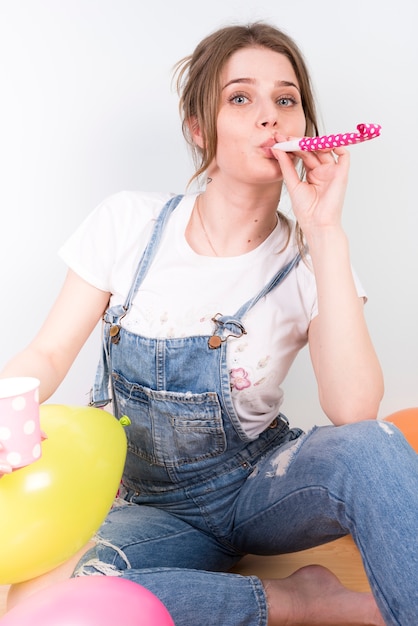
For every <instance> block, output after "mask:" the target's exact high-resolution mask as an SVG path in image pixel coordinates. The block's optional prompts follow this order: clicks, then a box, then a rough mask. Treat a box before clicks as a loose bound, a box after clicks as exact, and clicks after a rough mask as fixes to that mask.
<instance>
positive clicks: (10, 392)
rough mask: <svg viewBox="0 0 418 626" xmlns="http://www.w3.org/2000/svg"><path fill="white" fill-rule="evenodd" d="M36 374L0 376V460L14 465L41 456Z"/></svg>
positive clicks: (22, 463) (19, 465) (22, 464)
mask: <svg viewBox="0 0 418 626" xmlns="http://www.w3.org/2000/svg"><path fill="white" fill-rule="evenodd" d="M39 384H40V381H39V380H38V379H37V378H28V377H19V378H3V379H0V444H1V446H0V460H3V461H5V462H6V463H9V464H10V465H11V466H12V468H13V469H17V468H18V467H24V466H25V465H29V464H30V463H33V461H36V460H37V459H39V458H40V457H41V454H42V448H41V428H40V421H39Z"/></svg>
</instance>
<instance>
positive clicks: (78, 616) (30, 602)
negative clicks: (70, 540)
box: [0, 576, 174, 626]
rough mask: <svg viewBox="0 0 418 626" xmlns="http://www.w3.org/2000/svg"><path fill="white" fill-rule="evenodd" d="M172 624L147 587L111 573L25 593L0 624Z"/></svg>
mask: <svg viewBox="0 0 418 626" xmlns="http://www.w3.org/2000/svg"><path fill="white" fill-rule="evenodd" d="M118 624H120V626H174V622H173V620H172V619H171V617H170V614H169V613H168V611H167V609H166V608H165V606H164V604H163V603H162V602H160V600H159V599H158V598H157V597H156V596H155V595H154V594H152V593H151V592H150V591H148V590H147V589H145V588H144V587H142V586H141V585H138V584H136V583H134V582H132V581H130V580H125V579H123V578H118V577H115V576H86V577H81V578H70V579H69V580H65V581H62V582H59V583H56V584H55V585H52V586H51V587H47V588H45V589H42V590H41V591H38V592H36V593H34V594H33V595H31V596H29V597H28V599H27V600H25V601H24V602H22V603H21V604H18V605H17V606H15V607H14V608H13V609H11V610H10V611H9V612H8V613H6V615H5V616H4V617H3V618H2V619H0V626H117V625H118Z"/></svg>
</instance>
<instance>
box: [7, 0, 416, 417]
mask: <svg viewBox="0 0 418 626" xmlns="http://www.w3.org/2000/svg"><path fill="white" fill-rule="evenodd" d="M259 19H264V20H268V21H272V22H273V23H275V24H276V25H277V26H279V27H281V28H283V29H284V30H286V31H287V32H288V33H289V34H290V35H292V36H293V37H294V38H295V39H296V41H297V42H298V43H299V45H300V46H301V48H302V50H303V51H304V53H305V55H306V57H307V60H308V64H309V66H310V68H311V71H312V73H313V78H314V84H315V90H316V93H317V94H318V96H319V103H320V111H321V116H322V119H323V123H324V125H323V128H322V130H323V131H326V132H329V133H331V132H342V131H348V130H354V128H355V126H356V124H357V123H359V122H376V123H380V124H381V125H382V127H383V134H382V137H381V138H380V139H378V140H376V141H373V142H370V143H368V144H364V145H362V146H355V147H353V148H352V149H351V152H352V173H351V184H350V188H349V192H348V197H347V203H346V209H345V225H346V229H347V231H348V233H349V236H350V238H351V242H352V256H353V261H354V264H355V266H356V269H357V271H358V273H359V274H360V276H361V278H362V281H363V283H364V285H365V287H366V289H367V291H368V294H369V303H368V304H367V307H366V310H367V317H368V321H369V325H370V328H371V332H372V336H373V338H374V341H375V344H376V347H377V350H378V353H379V356H380V359H381V362H382V365H383V368H384V371H385V376H386V396H385V399H384V402H383V404H382V410H381V414H382V415H385V414H387V413H390V412H392V411H395V410H397V409H400V408H405V407H408V406H417V405H418V385H417V373H418V365H417V363H418V362H417V354H416V352H417V349H418V331H417V327H418V287H417V277H416V275H417V272H418V252H417V246H416V233H417V231H418V210H417V203H416V181H417V171H416V169H417V168H416V146H415V143H416V140H415V139H416V137H418V123H417V104H416V103H417V95H418V89H417V79H416V78H417V60H418V54H417V36H416V18H415V1H414V0H398V2H393V1H391V2H388V1H387V0H369V1H368V2H364V0H363V1H361V2H360V1H358V0H350V2H344V3H343V2H341V3H340V2H336V1H335V0H317V2H312V1H311V0H286V1H282V0H211V2H206V1H205V2H199V0H173V1H172V2H171V1H170V0H152V2H151V1H149V0H146V1H145V0H0V87H1V96H0V202H1V222H0V224H1V225H0V272H1V273H0V276H1V291H0V311H1V321H0V329H1V349H0V366H1V365H2V364H3V363H5V362H6V361H7V360H8V359H9V358H10V357H11V356H12V355H13V354H14V353H15V352H17V351H18V350H20V349H21V348H23V347H24V345H25V344H26V343H27V342H28V341H29V340H30V339H31V337H32V336H33V335H34V333H35V332H36V330H37V329H38V327H39V325H40V324H41V322H42V320H43V319H44V317H45V315H46V313H47V311H48V309H49V306H50V304H51V302H52V300H53V299H54V297H55V295H56V293H57V291H58V289H59V287H60V284H61V281H62V279H63V277H64V274H65V268H64V267H63V265H62V263H61V261H59V260H58V259H57V257H56V251H57V248H58V247H59V245H60V244H61V243H62V242H63V241H64V240H65V239H66V237H67V236H68V235H69V234H70V233H71V232H72V231H73V230H74V229H75V227H76V226H77V225H78V223H79V222H80V221H81V220H82V219H83V218H84V216H85V215H86V214H87V213H88V212H89V211H90V210H91V209H92V208H93V207H94V206H95V205H96V204H97V203H98V202H99V201H100V200H102V199H103V198H104V197H105V196H107V195H108V194H110V193H113V192H115V191H119V190H121V189H134V188H136V189H144V190H164V189H165V190H171V191H179V192H181V191H183V190H184V187H185V184H186V181H187V180H188V178H189V176H190V174H191V171H192V170H191V161H190V158H189V156H188V153H187V151H186V148H185V146H184V144H183V140H182V137H181V133H180V124H179V120H178V113H177V98H176V96H175V94H174V93H173V92H172V90H171V85H170V80H171V68H172V65H173V64H174V63H175V62H176V61H177V60H178V59H180V58H181V57H183V56H184V55H186V54H188V53H189V52H191V51H192V49H193V48H194V46H195V45H196V43H197V42H198V41H199V40H200V39H201V38H202V37H203V36H204V35H206V34H208V32H209V31H212V30H214V29H215V28H217V27H219V26H223V25H225V24H229V23H231V22H246V21H252V20H259ZM409 138H410V139H409ZM408 144H409V145H408ZM82 315H83V311H82V310H80V317H81V316H82ZM74 324H77V319H75V320H74ZM98 341H99V339H98V335H97V334H96V335H95V336H93V337H92V339H91V340H90V341H89V342H88V344H87V345H86V347H85V349H84V350H83V352H82V353H81V355H80V357H79V358H78V360H77V361H76V364H75V365H74V367H73V368H72V370H71V372H70V374H69V376H68V377H67V379H66V381H65V382H64V384H63V385H62V386H61V387H60V389H59V390H58V391H57V392H56V394H55V395H54V397H53V398H52V401H54V402H58V403H63V404H84V403H85V401H86V394H87V392H88V390H89V388H90V383H91V380H92V376H93V373H94V369H95V364H96V356H97V349H98ZM286 390H287V399H286V402H285V406H284V409H285V412H287V414H288V415H289V416H291V417H292V419H293V421H295V422H298V423H300V424H302V426H305V427H307V426H309V424H311V423H313V422H316V423H322V422H324V418H323V416H322V414H321V411H320V409H319V406H318V402H317V400H316V390H315V383H314V380H313V376H312V373H311V370H310V365H309V361H308V358H307V354H306V352H303V353H302V354H301V356H300V358H299V359H298V361H297V363H296V365H295V367H294V370H293V372H292V374H291V376H290V378H289V380H288V382H287V384H286Z"/></svg>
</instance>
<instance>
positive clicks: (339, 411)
mask: <svg viewBox="0 0 418 626" xmlns="http://www.w3.org/2000/svg"><path fill="white" fill-rule="evenodd" d="M298 154H299V153H298ZM335 154H336V155H337V157H338V158H337V159H336V158H335V157H334V155H333V154H331V153H315V154H312V153H311V154H307V153H304V154H303V155H301V158H302V159H303V162H304V166H305V169H306V173H307V175H306V182H302V181H301V180H300V178H299V176H298V174H297V171H296V169H295V167H294V164H293V163H292V160H291V158H290V157H289V155H287V154H284V153H282V154H280V155H278V160H279V163H280V166H281V169H282V172H283V176H284V178H285V182H286V185H287V187H288V191H289V195H290V198H291V200H292V206H293V210H294V213H295V216H296V218H297V219H298V221H299V224H300V226H301V228H302V230H303V232H304V235H305V238H306V241H307V244H308V246H309V253H310V256H311V259H312V264H313V271H314V274H315V280H316V285H317V293H318V315H317V316H316V317H315V318H314V319H313V320H312V322H311V325H310V329H309V348H310V354H311V359H312V364H313V368H314V371H315V376H316V379H317V383H318V392H319V399H320V402H321V406H322V408H323V410H324V412H325V413H326V415H327V416H328V417H329V419H330V420H331V421H332V422H333V423H334V424H337V425H339V424H345V423H349V422H355V421H359V420H364V419H374V418H376V417H377V412H378V408H379V404H380V401H381V398H382V395H383V377H382V372H381V368H380V365H379V362H378V359H377V356H376V353H375V350H374V348H373V345H372V342H371V339H370V336H369V332H368V329H367V326H366V322H365V319H364V314H363V301H362V299H361V298H359V297H358V294H357V291H356V287H355V284H354V280H353V276H352V271H351V262H350V255H349V246H348V241H347V237H346V235H345V233H344V231H343V228H342V226H341V212H342V206H343V202H344V195H345V189H346V184H347V177H348V169H349V154H348V152H347V151H346V150H344V149H342V148H339V149H336V150H335Z"/></svg>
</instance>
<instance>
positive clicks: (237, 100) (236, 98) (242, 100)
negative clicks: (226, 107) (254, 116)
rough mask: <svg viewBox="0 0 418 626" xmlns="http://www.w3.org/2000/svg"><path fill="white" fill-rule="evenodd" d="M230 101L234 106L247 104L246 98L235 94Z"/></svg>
mask: <svg viewBox="0 0 418 626" xmlns="http://www.w3.org/2000/svg"><path fill="white" fill-rule="evenodd" d="M230 100H231V102H233V103H234V104H245V103H246V102H248V98H247V96H244V95H242V94H237V95H235V96H231V98H230Z"/></svg>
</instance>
